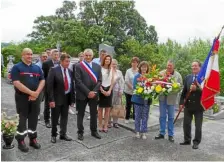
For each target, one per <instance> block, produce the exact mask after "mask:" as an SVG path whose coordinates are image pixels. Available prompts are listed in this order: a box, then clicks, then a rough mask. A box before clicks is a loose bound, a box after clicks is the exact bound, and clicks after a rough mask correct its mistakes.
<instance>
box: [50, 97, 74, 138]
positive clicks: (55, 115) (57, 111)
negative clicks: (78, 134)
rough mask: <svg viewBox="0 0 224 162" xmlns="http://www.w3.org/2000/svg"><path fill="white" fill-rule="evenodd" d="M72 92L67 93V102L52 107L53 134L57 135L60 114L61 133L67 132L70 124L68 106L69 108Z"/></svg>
mask: <svg viewBox="0 0 224 162" xmlns="http://www.w3.org/2000/svg"><path fill="white" fill-rule="evenodd" d="M69 99H70V93H69V94H67V95H65V103H64V104H63V105H56V106H55V108H51V124H52V129H51V136H52V137H56V136H57V125H58V119H59V116H60V135H61V136H64V135H66V132H67V124H68V108H69Z"/></svg>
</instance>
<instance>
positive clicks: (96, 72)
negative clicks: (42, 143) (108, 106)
mask: <svg viewBox="0 0 224 162" xmlns="http://www.w3.org/2000/svg"><path fill="white" fill-rule="evenodd" d="M83 53H84V61H81V62H80V63H78V64H77V65H76V69H75V86H76V109H77V110H78V115H77V126H78V139H79V140H83V139H84V137H83V133H84V127H83V118H84V115H85V109H86V105H87V104H89V107H90V108H89V109H90V116H91V118H90V129H91V135H92V136H93V137H95V138H98V139H101V136H100V135H99V134H98V132H97V115H96V114H97V102H98V92H99V89H100V85H101V83H102V74H101V67H100V66H99V65H98V64H96V63H94V62H92V59H93V51H92V50H91V49H86V50H85V51H84V52H83Z"/></svg>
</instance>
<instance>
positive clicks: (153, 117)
mask: <svg viewBox="0 0 224 162" xmlns="http://www.w3.org/2000/svg"><path fill="white" fill-rule="evenodd" d="M86 112H87V113H86V115H87V116H89V107H88V106H87V107H86ZM177 113H178V111H176V112H175V117H176V115H177ZM183 117H184V114H183V112H181V113H180V116H179V118H178V120H177V122H176V124H179V123H181V122H182V121H183ZM118 125H119V126H120V127H123V128H125V129H128V130H130V131H133V132H134V131H135V123H134V121H133V120H131V119H130V121H129V123H128V124H126V123H125V120H124V119H119V120H118ZM159 127H160V125H159V105H158V104H155V105H151V106H150V114H149V119H148V130H149V131H155V130H159Z"/></svg>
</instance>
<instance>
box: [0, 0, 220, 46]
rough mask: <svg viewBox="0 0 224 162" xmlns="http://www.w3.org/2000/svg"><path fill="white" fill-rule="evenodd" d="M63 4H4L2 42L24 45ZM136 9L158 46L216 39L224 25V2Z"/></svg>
mask: <svg viewBox="0 0 224 162" xmlns="http://www.w3.org/2000/svg"><path fill="white" fill-rule="evenodd" d="M62 2H63V0H1V11H0V17H1V25H0V26H1V37H2V38H1V39H2V42H9V41H16V42H17V41H22V40H24V39H26V35H27V34H28V33H31V32H32V27H33V21H34V20H35V18H36V17H37V16H40V15H44V16H47V15H51V14H54V13H55V10H56V9H57V8H59V7H60V6H61V5H62ZM136 9H137V10H138V11H139V12H140V14H141V15H142V16H143V17H144V18H145V20H146V21H147V23H148V24H149V25H154V26H155V27H156V31H157V33H158V36H159V42H165V41H166V40H167V38H171V39H173V40H176V41H178V42H180V43H182V44H183V43H186V42H187V41H188V40H189V39H193V38H195V37H197V38H199V37H200V38H202V39H213V37H214V36H216V35H217V33H218V32H219V30H220V29H221V27H222V25H224V0H137V2H136Z"/></svg>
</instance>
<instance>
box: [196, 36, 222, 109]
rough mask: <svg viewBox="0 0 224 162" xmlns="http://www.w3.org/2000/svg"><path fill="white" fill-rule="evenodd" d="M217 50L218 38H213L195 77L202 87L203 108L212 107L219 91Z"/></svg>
mask: <svg viewBox="0 0 224 162" xmlns="http://www.w3.org/2000/svg"><path fill="white" fill-rule="evenodd" d="M218 50H219V40H218V39H215V40H214V42H213V45H212V48H211V50H210V52H209V54H208V56H207V58H206V60H205V62H204V65H203V66H202V68H201V71H200V73H199V75H198V78H197V80H198V83H200V84H201V88H202V96H201V105H202V106H203V108H204V109H205V110H208V109H210V108H212V106H213V105H214V103H215V95H217V94H218V93H219V92H220V73H219V60H218Z"/></svg>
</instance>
